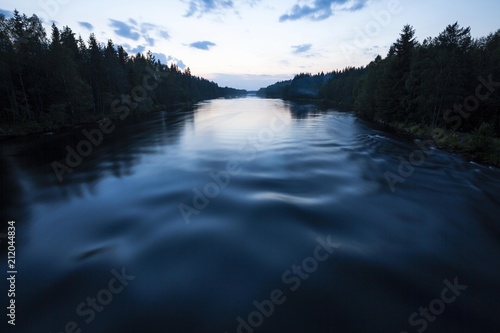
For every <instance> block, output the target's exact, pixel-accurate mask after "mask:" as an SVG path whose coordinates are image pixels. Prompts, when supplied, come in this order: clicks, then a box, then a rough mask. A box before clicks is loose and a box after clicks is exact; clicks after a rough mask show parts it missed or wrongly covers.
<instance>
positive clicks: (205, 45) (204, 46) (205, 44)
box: [189, 40, 216, 51]
mask: <svg viewBox="0 0 500 333" xmlns="http://www.w3.org/2000/svg"><path fill="white" fill-rule="evenodd" d="M215 45H216V44H215V43H212V42H209V41H207V40H205V41H202V42H195V43H191V44H189V46H190V47H192V48H195V49H198V50H204V51H208V50H210V48H211V47H214V46H215Z"/></svg>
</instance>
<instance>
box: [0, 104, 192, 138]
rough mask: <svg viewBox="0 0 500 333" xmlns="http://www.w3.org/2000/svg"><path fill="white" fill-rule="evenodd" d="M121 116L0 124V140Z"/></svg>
mask: <svg viewBox="0 0 500 333" xmlns="http://www.w3.org/2000/svg"><path fill="white" fill-rule="evenodd" d="M193 105H194V104H193V103H178V104H176V105H174V106H169V107H168V108H166V107H165V106H163V105H157V106H155V107H153V108H152V109H151V111H148V112H136V113H131V114H130V115H129V116H128V117H127V118H134V117H141V116H144V115H145V114H149V113H152V112H159V111H172V110H189V109H191V108H193ZM120 116H122V115H121V114H118V113H112V112H111V113H103V114H91V115H85V116H81V117H75V118H73V119H68V120H67V121H65V122H64V123H54V122H52V121H43V120H42V121H40V122H36V121H32V122H25V123H21V124H0V140H6V139H10V138H15V137H22V136H27V135H33V134H44V133H53V132H66V131H73V130H75V129H77V128H79V127H81V126H87V125H92V124H95V123H97V122H99V121H101V120H102V119H106V118H107V119H111V120H121V118H120Z"/></svg>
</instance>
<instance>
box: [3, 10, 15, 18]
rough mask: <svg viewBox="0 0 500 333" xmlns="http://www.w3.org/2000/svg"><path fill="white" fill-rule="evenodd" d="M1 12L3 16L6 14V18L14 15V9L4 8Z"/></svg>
mask: <svg viewBox="0 0 500 333" xmlns="http://www.w3.org/2000/svg"><path fill="white" fill-rule="evenodd" d="M0 14H3V16H5V17H6V18H10V17H12V16H14V15H13V13H12V11H10V10H4V9H0Z"/></svg>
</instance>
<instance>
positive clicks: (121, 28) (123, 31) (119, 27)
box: [110, 19, 141, 41]
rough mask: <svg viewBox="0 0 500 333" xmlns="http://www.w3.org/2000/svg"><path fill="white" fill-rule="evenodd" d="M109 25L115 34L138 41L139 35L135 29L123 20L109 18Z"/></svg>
mask: <svg viewBox="0 0 500 333" xmlns="http://www.w3.org/2000/svg"><path fill="white" fill-rule="evenodd" d="M110 21H111V23H110V27H112V28H114V29H115V34H117V35H118V36H121V37H124V38H127V39H132V40H135V41H138V40H139V38H140V37H141V35H140V34H139V32H137V29H136V28H135V27H134V26H131V25H128V24H127V23H125V22H121V21H117V20H113V19H110Z"/></svg>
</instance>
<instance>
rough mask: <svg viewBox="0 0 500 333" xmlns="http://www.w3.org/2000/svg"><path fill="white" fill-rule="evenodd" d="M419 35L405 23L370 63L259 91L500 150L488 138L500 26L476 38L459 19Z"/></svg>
mask: <svg viewBox="0 0 500 333" xmlns="http://www.w3.org/2000/svg"><path fill="white" fill-rule="evenodd" d="M415 34H416V32H415V29H414V28H413V27H412V26H410V25H406V26H404V28H403V30H402V31H401V33H400V36H399V38H398V39H397V40H396V42H395V43H394V44H392V46H391V47H390V49H389V52H388V54H387V56H386V57H385V58H382V57H381V56H380V55H379V56H377V57H376V58H375V59H374V60H373V61H372V62H371V63H370V64H368V65H367V66H364V67H360V68H354V67H349V68H346V69H344V70H340V71H334V72H331V73H328V74H324V73H320V74H317V75H311V74H308V73H301V74H299V75H296V76H295V78H294V79H293V80H290V81H282V82H278V83H276V84H274V85H272V86H269V87H267V88H263V89H261V90H260V91H259V95H261V96H266V97H271V98H285V99H291V100H320V101H326V102H329V103H331V104H333V105H335V106H338V107H346V108H350V109H353V110H355V112H356V113H357V114H358V115H360V116H361V117H363V118H365V119H368V120H371V121H375V122H379V123H384V124H388V125H392V126H395V127H397V128H399V129H403V130H405V131H407V132H411V133H412V134H416V135H418V136H422V137H432V138H434V139H436V140H435V141H438V142H437V143H438V144H439V145H442V146H449V147H450V148H452V149H456V150H462V151H478V150H486V149H489V150H492V149H493V150H495V151H496V155H498V151H497V150H498V148H499V147H498V145H496V147H492V145H495V143H497V144H498V141H495V140H489V139H491V138H494V137H496V136H498V134H499V133H500V93H499V90H500V30H498V31H496V32H495V33H491V34H490V35H488V36H486V37H482V38H478V39H474V38H472V37H471V29H470V27H467V28H464V27H461V26H460V25H459V24H458V23H454V24H451V25H448V26H447V27H446V28H445V30H444V31H443V32H441V33H440V34H439V35H438V36H437V37H435V38H431V37H429V38H427V39H425V40H423V41H422V42H418V41H417V40H416V38H415ZM436 129H437V130H436ZM436 133H437V134H439V135H437V136H438V137H437V138H436ZM460 133H472V134H475V136H470V137H469V136H464V135H460ZM495 163H500V161H498V160H497V161H496V162H495Z"/></svg>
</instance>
